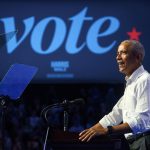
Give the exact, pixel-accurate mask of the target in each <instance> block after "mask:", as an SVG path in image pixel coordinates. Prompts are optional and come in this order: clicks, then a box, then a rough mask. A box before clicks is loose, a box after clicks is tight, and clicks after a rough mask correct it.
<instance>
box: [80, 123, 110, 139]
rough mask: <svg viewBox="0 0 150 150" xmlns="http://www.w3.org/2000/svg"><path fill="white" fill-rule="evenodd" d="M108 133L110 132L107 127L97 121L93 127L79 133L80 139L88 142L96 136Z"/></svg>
mask: <svg viewBox="0 0 150 150" xmlns="http://www.w3.org/2000/svg"><path fill="white" fill-rule="evenodd" d="M107 133H108V130H107V128H103V127H102V126H101V125H100V124H99V123H97V124H96V125H94V126H93V127H91V128H89V129H86V130H84V131H82V132H81V133H80V134H79V140H81V141H86V142H88V141H90V140H91V139H92V138H94V137H95V136H98V135H107Z"/></svg>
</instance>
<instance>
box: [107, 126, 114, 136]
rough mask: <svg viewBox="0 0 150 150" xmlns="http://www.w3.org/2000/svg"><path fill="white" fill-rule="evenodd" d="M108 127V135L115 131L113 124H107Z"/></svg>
mask: <svg viewBox="0 0 150 150" xmlns="http://www.w3.org/2000/svg"><path fill="white" fill-rule="evenodd" d="M107 129H108V135H109V134H112V133H113V128H112V126H107Z"/></svg>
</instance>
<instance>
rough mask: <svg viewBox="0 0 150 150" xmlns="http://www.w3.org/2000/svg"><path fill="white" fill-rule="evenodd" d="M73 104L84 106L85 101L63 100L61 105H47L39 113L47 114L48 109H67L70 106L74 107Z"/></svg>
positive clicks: (80, 99) (81, 99) (78, 99)
mask: <svg viewBox="0 0 150 150" xmlns="http://www.w3.org/2000/svg"><path fill="white" fill-rule="evenodd" d="M74 104H77V105H83V104H85V101H84V99H83V98H77V99H74V100H71V101H67V100H64V101H63V102H62V103H55V104H52V105H48V106H46V107H45V108H44V109H43V110H42V111H41V115H42V114H45V113H47V111H49V110H50V109H53V108H57V107H64V108H66V107H68V106H70V105H74Z"/></svg>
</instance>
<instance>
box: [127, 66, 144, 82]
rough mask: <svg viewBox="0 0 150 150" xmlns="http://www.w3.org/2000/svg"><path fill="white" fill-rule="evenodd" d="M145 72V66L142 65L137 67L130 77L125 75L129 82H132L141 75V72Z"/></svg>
mask: <svg viewBox="0 0 150 150" xmlns="http://www.w3.org/2000/svg"><path fill="white" fill-rule="evenodd" d="M143 72H144V67H143V65H141V66H140V67H139V68H137V69H136V70H135V71H134V72H133V73H132V74H131V76H130V77H129V78H128V77H127V76H126V77H125V80H126V82H127V83H131V82H133V81H135V80H136V79H137V78H138V77H139V76H141V74H142V73H143Z"/></svg>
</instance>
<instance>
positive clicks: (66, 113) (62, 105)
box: [41, 100, 69, 150]
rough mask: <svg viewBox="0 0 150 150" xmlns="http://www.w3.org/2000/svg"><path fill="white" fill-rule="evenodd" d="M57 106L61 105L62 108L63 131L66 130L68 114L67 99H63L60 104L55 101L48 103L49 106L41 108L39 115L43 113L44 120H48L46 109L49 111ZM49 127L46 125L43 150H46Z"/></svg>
mask: <svg viewBox="0 0 150 150" xmlns="http://www.w3.org/2000/svg"><path fill="white" fill-rule="evenodd" d="M57 107H63V108H64V131H68V116H69V115H68V101H67V100H64V101H63V102H62V104H60V103H56V104H52V105H49V106H47V107H45V108H44V109H43V110H42V112H41V115H44V118H45V120H46V122H48V118H47V113H48V111H50V110H51V109H53V108H57ZM49 129H50V127H49V125H48V127H47V131H46V137H45V141H44V146H43V150H46V143H47V138H48V133H49ZM51 150H52V149H51Z"/></svg>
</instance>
